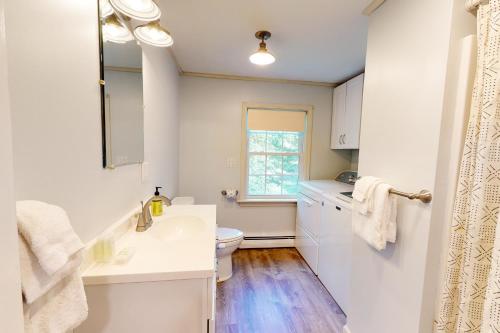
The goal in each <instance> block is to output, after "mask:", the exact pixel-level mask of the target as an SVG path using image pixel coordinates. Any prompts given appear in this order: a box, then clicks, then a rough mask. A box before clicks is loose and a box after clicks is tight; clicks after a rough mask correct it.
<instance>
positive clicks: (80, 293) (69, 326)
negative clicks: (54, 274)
mask: <svg viewBox="0 0 500 333" xmlns="http://www.w3.org/2000/svg"><path fill="white" fill-rule="evenodd" d="M87 315H88V307H87V298H86V297H85V291H84V289H83V284H82V279H81V277H80V275H79V273H78V271H77V272H74V273H73V274H71V275H69V276H67V277H65V278H64V279H63V280H61V281H60V282H59V283H58V284H57V285H55V286H54V287H53V288H52V289H50V290H49V291H48V292H47V293H46V294H45V295H43V296H41V297H40V298H38V299H37V300H36V301H35V302H34V303H32V304H29V305H28V306H25V307H24V332H25V333H66V332H71V331H72V330H73V329H75V328H77V327H78V326H79V325H80V324H81V323H82V322H83V321H84V320H85V319H86V318H87Z"/></svg>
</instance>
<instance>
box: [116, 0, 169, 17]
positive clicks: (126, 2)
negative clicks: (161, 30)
mask: <svg viewBox="0 0 500 333" xmlns="http://www.w3.org/2000/svg"><path fill="white" fill-rule="evenodd" d="M109 1H110V3H111V6H113V8H114V9H115V10H117V11H119V12H120V13H122V14H124V15H126V16H128V17H131V18H133V19H136V20H139V21H154V20H157V19H159V18H160V16H161V11H160V8H158V6H157V5H156V3H155V2H154V1H153V0H109Z"/></svg>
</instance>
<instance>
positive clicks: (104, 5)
mask: <svg viewBox="0 0 500 333" xmlns="http://www.w3.org/2000/svg"><path fill="white" fill-rule="evenodd" d="M99 10H100V12H101V17H107V16H109V15H111V14H113V12H114V10H113V7H111V5H110V4H109V1H108V0H99Z"/></svg>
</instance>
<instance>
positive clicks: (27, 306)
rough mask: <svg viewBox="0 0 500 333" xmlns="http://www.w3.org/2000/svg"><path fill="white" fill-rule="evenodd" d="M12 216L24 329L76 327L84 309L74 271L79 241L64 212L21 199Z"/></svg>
mask: <svg viewBox="0 0 500 333" xmlns="http://www.w3.org/2000/svg"><path fill="white" fill-rule="evenodd" d="M30 209H32V210H30ZM17 221H18V227H19V228H18V229H19V257H20V266H21V287H22V291H23V298H24V305H23V307H24V324H25V332H33V333H62V332H67V331H68V330H71V329H73V328H75V327H77V326H78V325H80V324H81V322H82V321H83V320H85V318H87V314H88V306H87V299H86V296H85V291H84V289H83V282H82V279H81V277H80V274H79V271H78V269H79V266H80V264H81V262H82V248H83V244H82V242H81V240H80V238H79V237H78V236H77V235H76V234H75V232H74V231H73V228H72V227H71V224H70V223H69V219H68V217H67V215H66V212H65V211H64V210H63V209H62V208H60V207H57V206H52V205H49V204H45V203H43V202H38V201H21V202H18V203H17ZM52 257H54V258H56V259H53V258H52ZM47 267H49V268H47ZM56 267H59V268H57V269H56Z"/></svg>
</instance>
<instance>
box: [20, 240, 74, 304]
mask: <svg viewBox="0 0 500 333" xmlns="http://www.w3.org/2000/svg"><path fill="white" fill-rule="evenodd" d="M82 259H83V258H82V251H81V250H80V251H78V252H76V253H75V254H73V255H72V256H71V257H70V259H69V261H68V263H67V264H66V265H64V266H63V267H62V268H61V269H60V270H58V271H57V272H56V273H54V274H53V275H49V274H47V272H45V270H43V268H42V267H41V266H40V264H39V263H38V260H37V258H36V256H35V255H34V254H33V252H32V251H31V250H30V248H29V247H28V244H26V241H25V240H24V237H22V236H19V262H20V264H21V287H22V291H23V296H24V300H25V302H26V303H28V304H31V303H33V302H35V301H36V300H37V299H38V298H39V297H40V296H42V295H44V294H45V293H46V292H47V291H49V290H50V289H51V288H52V287H54V286H55V285H56V284H58V283H59V282H61V281H62V280H63V279H64V278H66V277H67V276H68V275H71V274H72V273H74V272H76V271H77V270H78V268H79V267H80V264H81V263H82Z"/></svg>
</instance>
